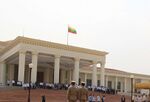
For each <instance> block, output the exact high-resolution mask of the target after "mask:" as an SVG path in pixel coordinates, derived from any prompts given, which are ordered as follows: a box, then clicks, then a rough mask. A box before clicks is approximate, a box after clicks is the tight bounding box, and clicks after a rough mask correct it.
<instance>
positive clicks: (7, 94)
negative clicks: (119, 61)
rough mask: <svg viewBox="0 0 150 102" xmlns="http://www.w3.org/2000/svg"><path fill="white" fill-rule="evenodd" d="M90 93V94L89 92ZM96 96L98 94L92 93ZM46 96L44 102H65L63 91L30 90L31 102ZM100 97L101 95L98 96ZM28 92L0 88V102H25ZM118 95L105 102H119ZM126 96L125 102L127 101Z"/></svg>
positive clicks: (109, 96)
mask: <svg viewBox="0 0 150 102" xmlns="http://www.w3.org/2000/svg"><path fill="white" fill-rule="evenodd" d="M90 93H91V92H90ZM94 94H98V93H94ZM42 95H45V96H46V102H67V101H66V91H65V90H48V89H32V90H31V102H41V96H42ZM100 95H102V94H100ZM27 96H28V90H23V89H18V88H15V89H14V88H9V89H2V88H0V102H27V98H28V97H27ZM120 97H121V96H120V95H106V101H105V102H120ZM129 100H130V99H129V97H127V96H126V102H130V101H129Z"/></svg>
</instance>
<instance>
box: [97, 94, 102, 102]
mask: <svg viewBox="0 0 150 102" xmlns="http://www.w3.org/2000/svg"><path fill="white" fill-rule="evenodd" d="M100 101H101V97H100V94H98V95H97V102H100Z"/></svg>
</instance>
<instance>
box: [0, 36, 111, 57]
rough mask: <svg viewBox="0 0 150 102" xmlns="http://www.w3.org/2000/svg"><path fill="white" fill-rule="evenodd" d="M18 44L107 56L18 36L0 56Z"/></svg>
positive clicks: (84, 49) (99, 52) (103, 53)
mask: <svg viewBox="0 0 150 102" xmlns="http://www.w3.org/2000/svg"><path fill="white" fill-rule="evenodd" d="M19 43H24V44H31V45H35V46H42V47H48V48H56V49H62V50H68V51H74V52H80V53H87V54H92V55H98V56H105V55H106V54H108V53H107V52H104V51H97V50H91V49H87V48H81V47H75V46H68V45H64V44H58V43H53V42H48V41H42V40H38V39H32V38H27V37H21V36H18V37H17V38H16V39H15V40H13V41H12V43H11V44H9V45H8V46H7V47H6V48H4V49H3V50H2V51H1V52H0V54H3V53H5V52H6V51H8V50H9V49H11V48H12V47H14V46H16V45H17V44H19Z"/></svg>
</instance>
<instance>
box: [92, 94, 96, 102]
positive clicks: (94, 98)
mask: <svg viewBox="0 0 150 102" xmlns="http://www.w3.org/2000/svg"><path fill="white" fill-rule="evenodd" d="M92 102H96V97H95V95H94V94H93V96H92Z"/></svg>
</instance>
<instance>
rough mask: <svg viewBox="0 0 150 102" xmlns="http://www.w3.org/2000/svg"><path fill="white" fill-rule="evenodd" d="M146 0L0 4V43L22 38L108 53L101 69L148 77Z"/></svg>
mask: <svg viewBox="0 0 150 102" xmlns="http://www.w3.org/2000/svg"><path fill="white" fill-rule="evenodd" d="M149 5H150V1H149V0H3V1H2V0H1V1H0V35H1V36H0V40H2V41H5V40H10V39H14V38H16V37H17V36H22V35H24V36H26V37H32V38H37V39H41V40H47V41H52V42H57V43H63V44H66V43H67V25H68V24H69V25H71V26H73V27H74V28H76V30H77V32H78V34H77V35H72V34H70V35H69V44H70V45H74V46H79V47H85V48H90V49H96V50H100V51H106V52H109V54H108V55H107V60H106V67H108V68H114V69H119V70H124V71H128V72H137V73H144V74H149V73H150V70H149V68H150V63H149V61H150V54H149V52H150V47H149V44H150V40H149V39H150V6H149Z"/></svg>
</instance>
